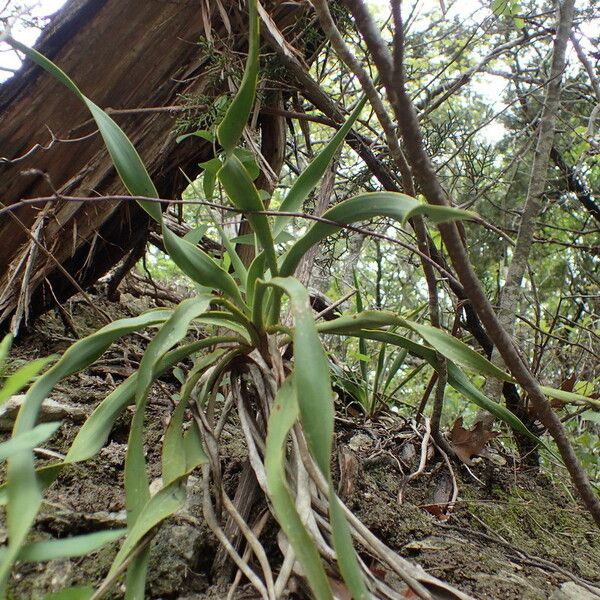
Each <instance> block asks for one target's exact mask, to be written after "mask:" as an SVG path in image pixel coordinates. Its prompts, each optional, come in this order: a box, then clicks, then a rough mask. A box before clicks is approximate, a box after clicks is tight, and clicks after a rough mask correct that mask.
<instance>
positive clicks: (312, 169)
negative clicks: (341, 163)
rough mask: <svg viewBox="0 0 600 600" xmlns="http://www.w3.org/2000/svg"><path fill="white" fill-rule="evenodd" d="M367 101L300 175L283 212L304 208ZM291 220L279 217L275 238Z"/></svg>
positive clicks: (283, 204)
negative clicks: (305, 202)
mask: <svg viewBox="0 0 600 600" xmlns="http://www.w3.org/2000/svg"><path fill="white" fill-rule="evenodd" d="M366 100H367V98H366V96H365V97H364V98H363V99H362V100H360V101H359V102H358V104H357V105H356V107H355V108H354V110H353V111H352V113H350V116H349V117H348V118H347V119H346V122H345V123H344V124H343V125H342V126H341V127H340V128H339V129H338V131H337V133H336V134H335V135H334V136H333V137H332V138H331V140H330V141H329V142H328V143H327V145H326V146H325V148H323V150H321V152H320V153H319V154H318V155H317V156H315V158H314V159H313V160H312V161H311V163H310V164H309V165H308V166H307V167H306V169H304V170H303V171H302V173H300V175H298V177H297V178H296V179H295V181H294V184H293V185H292V187H291V188H290V191H289V192H288V193H287V196H286V197H285V198H284V200H283V202H282V203H281V206H280V207H279V210H280V211H281V212H297V211H299V210H300V209H301V208H302V205H303V203H304V201H305V200H306V199H307V198H308V196H309V195H310V193H311V192H312V191H313V190H314V189H315V187H316V186H317V184H318V183H319V181H320V180H321V178H322V177H323V175H325V171H327V167H328V166H329V163H331V161H332V159H333V157H334V155H335V153H336V152H337V150H338V148H339V147H340V146H341V145H342V142H343V141H344V139H345V138H346V136H347V135H348V132H349V131H350V129H352V125H354V122H355V121H356V119H358V116H359V115H360V113H361V111H362V109H363V108H364V106H365V102H366ZM291 218H292V217H277V220H276V221H275V225H274V227H273V235H274V236H275V238H277V236H278V235H279V234H280V233H281V232H283V230H284V229H285V226H286V225H287V224H288V223H289V222H290V220H291Z"/></svg>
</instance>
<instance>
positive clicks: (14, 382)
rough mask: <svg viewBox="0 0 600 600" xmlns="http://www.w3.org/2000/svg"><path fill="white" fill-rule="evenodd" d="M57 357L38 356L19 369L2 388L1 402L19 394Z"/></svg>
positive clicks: (0, 391)
mask: <svg viewBox="0 0 600 600" xmlns="http://www.w3.org/2000/svg"><path fill="white" fill-rule="evenodd" d="M56 358H57V356H47V357H44V358H36V359H35V360H32V361H29V362H28V363H27V364H25V365H23V366H22V367H20V368H19V369H17V370H16V371H15V372H14V373H13V374H12V375H11V376H10V377H8V379H7V380H6V381H5V382H4V386H3V387H2V388H1V389H0V404H3V403H4V402H6V401H7V400H8V399H9V398H11V397H12V396H14V395H15V394H18V393H19V392H20V391H21V390H22V389H23V388H24V387H25V386H26V385H27V384H28V383H30V382H31V380H32V379H33V378H34V377H36V376H37V375H38V374H39V373H40V371H42V369H43V368H44V367H45V366H46V365H48V364H49V363H51V362H52V361H53V360H56Z"/></svg>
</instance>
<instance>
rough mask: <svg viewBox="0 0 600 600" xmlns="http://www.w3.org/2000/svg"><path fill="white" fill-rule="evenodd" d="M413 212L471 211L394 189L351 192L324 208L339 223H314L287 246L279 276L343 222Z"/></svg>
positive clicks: (460, 214) (450, 215)
mask: <svg viewBox="0 0 600 600" xmlns="http://www.w3.org/2000/svg"><path fill="white" fill-rule="evenodd" d="M415 215H423V216H427V217H428V218H429V219H431V220H432V221H433V222H434V223H443V222H446V221H455V220H459V219H472V218H473V217H474V216H475V215H474V213H471V212H469V211H466V210H460V209H458V208H452V207H449V206H432V205H430V204H425V203H423V202H420V201H419V200H416V199H415V198H411V197H410V196H407V195H406V194H401V193H398V192H370V193H366V194H360V195H358V196H354V197H353V198H350V199H348V200H344V201H343V202H340V203H339V204H336V205H335V206H334V207H333V208H330V209H329V210H327V211H325V213H324V214H323V219H328V220H330V221H334V222H336V223H339V225H333V224H331V225H330V224H328V223H323V222H317V223H314V224H313V225H312V226H311V227H310V229H309V230H308V231H307V232H306V233H305V234H304V235H303V236H302V237H301V238H299V239H298V241H297V242H296V243H295V244H294V245H293V246H292V247H291V248H290V250H289V252H288V254H287V256H286V257H285V260H284V262H283V264H282V266H281V269H280V274H281V276H282V277H286V276H288V275H292V274H293V273H294V271H295V270H296V267H297V266H298V264H299V263H300V260H301V259H302V257H303V256H304V254H306V252H307V251H308V250H309V249H310V248H311V247H312V246H314V245H315V244H318V243H319V242H320V241H321V240H323V239H325V238H326V237H328V236H330V235H333V234H334V233H336V232H337V231H339V230H340V229H341V228H342V227H343V226H344V225H350V224H352V223H357V222H359V221H365V220H367V219H373V218H375V217H390V218H391V219H395V220H397V221H400V222H401V223H403V222H405V221H406V220H407V219H410V218H411V217H413V216H415Z"/></svg>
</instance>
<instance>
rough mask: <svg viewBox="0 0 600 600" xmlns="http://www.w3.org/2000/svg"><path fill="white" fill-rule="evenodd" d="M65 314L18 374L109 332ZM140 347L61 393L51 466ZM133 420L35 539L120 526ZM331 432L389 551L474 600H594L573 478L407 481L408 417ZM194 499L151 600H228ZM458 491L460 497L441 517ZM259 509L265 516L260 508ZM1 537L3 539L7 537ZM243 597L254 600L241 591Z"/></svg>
mask: <svg viewBox="0 0 600 600" xmlns="http://www.w3.org/2000/svg"><path fill="white" fill-rule="evenodd" d="M94 304H95V305H96V307H99V308H101V309H102V310H104V311H105V312H107V313H108V314H109V315H110V317H111V318H119V317H124V316H133V315H135V314H139V312H141V311H143V310H146V309H148V308H151V307H153V304H152V301H151V300H150V299H148V298H146V297H140V298H135V297H133V296H131V295H130V294H124V295H122V297H121V301H120V303H111V302H108V301H107V300H104V299H102V298H101V297H94ZM65 309H66V311H68V314H69V315H70V318H71V319H72V322H71V323H70V324H69V325H68V326H66V325H65V322H64V318H63V319H61V318H60V316H59V314H58V313H49V314H47V315H46V316H44V317H42V318H40V319H39V320H38V321H37V322H36V323H35V325H34V326H33V327H32V328H31V330H30V331H29V332H28V333H27V334H26V335H24V336H22V337H21V338H20V339H19V340H18V341H17V342H16V343H15V346H14V348H13V353H12V357H11V359H12V360H13V361H14V364H15V366H18V364H20V363H21V362H22V361H26V360H30V359H33V358H36V357H39V356H45V355H48V354H52V353H60V352H62V351H64V350H65V349H66V348H67V347H68V345H69V343H70V342H71V341H73V336H74V331H73V327H74V329H75V330H76V332H77V333H78V334H79V335H85V334H88V333H91V332H92V331H94V330H95V329H96V328H97V327H99V326H101V325H103V324H104V323H103V322H102V321H101V320H100V319H99V317H98V314H97V312H95V311H94V310H92V309H91V308H90V306H89V305H88V304H87V303H86V302H85V301H84V300H83V299H82V298H79V297H78V298H75V299H74V300H72V301H71V302H69V304H68V305H66V306H65ZM69 330H70V331H69ZM145 344H146V340H145V339H144V338H143V336H129V337H128V338H125V339H123V340H122V341H121V342H119V343H117V344H115V346H113V347H112V348H111V350H110V351H109V352H107V353H106V354H105V355H104V356H103V357H102V358H101V359H100V360H99V361H98V362H97V363H96V364H95V365H94V366H92V367H91V368H89V369H87V370H86V371H84V372H82V373H80V374H78V375H76V376H73V377H71V378H70V379H68V380H67V381H65V382H63V383H62V384H60V385H59V386H58V387H57V388H56V390H55V392H54V393H53V395H52V399H53V400H55V401H56V402H57V403H58V404H57V406H55V410H57V411H58V413H57V414H58V417H59V418H60V419H62V421H63V423H62V425H61V427H60V429H59V430H58V432H57V433H56V434H55V436H54V437H53V438H52V440H51V441H50V442H49V444H48V445H47V448H49V449H50V450H52V451H54V452H56V453H58V454H57V456H58V455H60V454H65V453H66V451H67V450H68V447H69V445H70V443H71V442H72V440H73V439H74V437H75V435H76V433H77V431H78V428H79V426H80V424H81V422H82V420H83V419H84V418H85V415H87V414H89V413H90V412H91V410H92V409H93V408H94V407H95V406H96V405H97V404H98V403H99V402H100V400H102V399H103V398H104V397H105V396H106V395H107V394H108V393H110V392H111V391H112V390H113V389H114V387H115V386H116V385H118V384H119V383H120V382H121V381H122V380H123V379H124V378H125V377H127V376H128V375H130V374H131V373H132V372H134V370H135V369H136V368H137V366H138V365H139V361H140V359H141V355H142V353H143V348H144V346H145ZM176 391H177V382H176V380H175V378H174V377H171V378H170V379H169V377H165V378H163V379H162V380H161V382H160V383H159V385H157V386H155V388H154V390H153V392H152V397H151V401H150V403H149V407H148V413H147V419H146V423H147V430H146V443H147V461H148V464H149V475H150V479H151V480H153V479H155V478H158V477H159V476H160V450H161V438H162V435H163V433H164V430H165V426H166V424H167V423H168V419H169V415H170V413H171V411H172V400H171V395H172V394H173V393H175V392H176ZM131 415H132V412H131V411H130V410H127V411H125V413H124V414H123V415H122V416H121V418H120V419H119V421H118V422H117V424H116V427H115V428H114V429H113V431H112V433H111V435H110V438H109V440H108V442H107V444H106V445H105V447H104V448H103V449H102V451H101V452H100V453H99V455H98V456H97V457H96V458H94V459H93V460H90V461H88V462H86V463H83V464H80V465H75V466H72V467H70V468H68V469H66V470H65V471H63V473H62V475H61V476H60V478H59V480H58V481H57V482H56V483H55V484H54V485H53V486H52V487H51V488H50V489H49V490H48V492H47V495H46V501H45V503H44V505H43V509H42V511H41V514H40V516H39V518H38V521H37V523H36V527H35V532H34V536H35V538H37V539H42V538H44V537H47V536H49V535H51V536H58V537H63V536H68V535H74V534H81V533H84V532H90V531H95V530H99V529H105V528H108V527H122V526H124V525H125V510H124V509H125V505H124V495H123V465H124V457H125V449H126V442H127V435H128V429H129V422H130V419H131ZM54 419H56V414H55V416H54V417H53V420H54ZM9 421H10V417H7V416H6V415H3V416H2V418H1V419H0V422H1V424H2V429H3V431H4V433H2V438H3V439H5V438H6V437H7V436H8V435H9V434H8V433H7V430H8V429H9ZM238 431H239V427H237V424H236V422H235V419H234V418H232V421H231V422H230V423H229V424H228V426H227V429H226V435H225V438H226V444H225V446H224V448H223V457H222V458H223V463H222V464H223V466H224V477H225V481H226V485H227V487H228V488H229V489H231V490H235V488H236V486H237V484H238V481H239V478H240V473H241V472H242V469H243V465H244V463H245V459H246V454H245V447H244V443H243V440H242V437H241V436H240V434H239V433H238ZM336 433H337V456H336V460H334V463H335V464H334V471H335V473H336V478H337V480H338V483H339V493H340V495H341V496H342V498H343V499H344V500H345V501H346V503H347V504H348V505H349V507H350V508H351V509H352V510H353V511H354V512H355V513H356V514H357V515H358V516H359V517H360V518H361V520H362V521H363V522H364V523H365V524H366V525H367V526H368V527H369V528H370V529H371V531H372V532H373V533H375V534H376V535H377V536H378V537H379V538H380V539H381V540H383V541H384V542H385V543H386V544H388V545H389V546H390V547H391V548H393V549H394V550H396V551H397V552H398V553H399V554H401V555H402V556H404V557H406V558H408V559H409V560H411V561H413V562H415V563H418V564H419V565H421V566H422V567H423V568H425V569H426V570H427V571H428V572H429V573H431V574H432V575H435V576H436V577H438V578H440V579H442V580H445V581H447V582H449V583H451V584H453V585H455V586H456V587H458V588H459V589H461V590H462V591H464V592H466V593H468V594H470V595H472V596H473V597H475V598H480V599H487V598H490V599H492V598H493V599H503V600H510V599H515V600H516V599H521V598H526V599H532V600H533V599H540V600H542V599H547V598H550V599H552V600H588V599H594V598H596V599H598V598H600V530H598V528H597V527H595V526H594V524H593V523H592V521H591V520H590V519H589V518H588V516H587V514H586V512H585V511H584V510H583V508H582V507H581V506H580V505H579V504H578V502H577V501H576V500H575V499H574V493H573V491H572V489H571V487H570V485H569V483H568V482H567V481H560V480H556V479H554V480H550V479H549V478H548V477H547V476H545V475H543V474H540V472H539V471H536V470H532V469H528V468H524V467H521V466H519V465H518V464H515V462H514V461H512V460H510V457H508V458H509V460H506V459H505V460H503V461H500V462H504V464H496V463H498V461H495V463H494V462H490V461H488V460H481V461H480V462H479V463H478V464H476V465H474V466H473V467H470V468H469V469H467V468H466V467H465V466H462V465H460V466H459V465H453V466H452V468H451V469H449V468H448V465H447V464H446V463H445V462H444V461H443V460H441V459H439V458H437V457H431V458H430V460H429V461H428V463H427V466H426V469H425V471H424V472H423V473H422V474H421V475H420V476H419V477H418V478H415V479H414V480H412V481H410V482H408V483H403V481H404V478H403V475H402V473H401V471H400V469H401V465H405V466H407V465H408V466H409V467H411V465H414V464H418V460H419V454H420V451H421V448H420V446H421V444H420V438H419V435H418V434H417V433H416V432H415V431H414V430H413V429H411V427H410V424H408V423H406V422H405V421H404V420H403V419H402V418H401V417H399V416H397V415H394V414H393V413H388V414H386V415H383V416H381V417H379V418H378V419H375V420H372V421H367V422H365V421H364V419H363V418H362V417H356V416H350V415H349V414H347V412H346V413H344V412H343V411H340V416H339V418H338V420H337V424H336ZM38 458H39V461H40V463H43V462H48V461H49V462H52V461H53V460H56V458H55V457H54V458H53V457H52V456H47V455H41V454H40V455H39V457H38ZM410 471H414V466H413V467H411V468H410ZM188 488H189V494H188V496H189V498H188V502H187V504H186V506H185V508H184V509H183V510H182V511H181V512H180V513H178V514H177V515H176V516H174V517H173V518H171V519H170V520H169V521H168V522H167V523H165V524H164V525H163V527H162V528H161V530H160V531H159V533H158V534H157V535H156V537H155V539H154V541H153V545H152V552H151V566H150V569H149V583H148V586H149V587H148V595H147V597H148V598H153V599H158V598H164V599H181V600H184V599H185V600H201V599H208V598H215V599H216V598H225V597H226V596H227V589H228V585H226V584H225V583H224V582H223V581H222V579H223V577H222V572H219V573H214V572H213V562H214V559H215V556H216V553H217V544H216V541H215V538H214V536H213V535H212V534H211V533H210V531H208V529H207V527H206V526H205V525H204V524H203V520H202V510H201V502H200V490H199V486H198V479H197V478H195V477H194V476H192V477H191V478H190V480H189V483H188ZM455 489H457V491H458V498H457V500H456V502H455V504H454V507H453V509H452V510H447V508H446V503H447V502H448V500H449V499H450V497H451V495H452V492H453V490H455ZM400 497H401V498H400ZM255 511H256V514H259V513H260V512H261V511H262V507H260V506H257V507H256V508H255ZM446 513H447V514H446ZM274 531H275V528H274V527H273V526H272V524H271V525H268V526H267V528H266V529H265V533H264V535H265V536H266V537H267V538H268V536H269V535H271V536H274V533H273V532H274ZM0 537H3V538H5V537H6V536H5V534H4V533H3V531H2V530H0ZM2 541H4V540H2ZM265 547H267V548H272V552H273V559H274V560H275V561H276V560H278V559H279V556H277V554H278V552H279V550H278V549H277V546H276V544H275V543H273V544H271V545H269V543H268V541H267V542H266V543H265ZM117 548H118V544H113V545H108V546H105V547H104V548H103V549H101V550H100V551H98V552H96V553H94V554H93V555H90V556H87V557H83V558H76V559H70V560H57V561H52V562H50V563H46V564H34V563H21V564H19V565H18V567H17V569H16V573H15V575H14V577H13V579H12V581H11V584H10V595H9V598H14V599H32V600H36V599H38V598H39V599H43V598H45V597H46V595H47V594H49V593H51V592H53V591H57V590H59V589H62V588H64V587H66V586H68V585H83V584H89V583H91V584H98V583H99V582H100V581H101V580H102V577H103V575H104V574H106V572H107V570H108V568H109V566H110V563H111V561H112V559H113V558H114V555H115V554H116V551H117ZM375 569H376V567H374V571H375ZM381 576H383V577H385V576H386V575H385V573H382V574H381ZM390 583H391V584H392V585H393V582H390ZM594 586H597V587H594ZM121 592H122V589H121V588H120V587H117V588H116V589H113V592H112V593H111V594H109V595H108V596H107V597H108V598H120V597H122V593H121ZM235 597H236V598H254V597H255V596H254V595H253V594H252V592H251V590H249V589H248V588H247V587H244V586H243V585H242V586H241V587H240V588H239V593H238V594H237V595H236V596H235ZM441 597H442V596H440V598H441ZM444 597H447V596H444Z"/></svg>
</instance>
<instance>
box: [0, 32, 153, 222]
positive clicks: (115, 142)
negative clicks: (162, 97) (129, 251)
mask: <svg viewBox="0 0 600 600" xmlns="http://www.w3.org/2000/svg"><path fill="white" fill-rule="evenodd" d="M5 41H6V42H7V43H8V44H10V45H11V46H12V47H13V48H16V49H17V50H20V51H21V52H23V54H25V55H26V56H27V57H28V58H29V59H31V60H32V61H33V62H35V63H36V64H38V65H40V66H41V67H42V68H43V69H45V70H46V71H48V73H50V74H51V75H52V76H53V77H54V78H56V79H57V80H58V81H60V82H61V83H62V84H63V85H65V86H66V87H67V88H68V89H69V90H70V91H71V92H73V94H75V95H76V96H77V97H78V98H79V99H80V100H81V101H82V102H83V103H84V104H85V105H86V106H87V108H88V110H89V111H90V112H91V113H92V116H93V117H94V119H95V121H96V123H97V124H98V129H99V130H100V134H101V135H102V138H103V139H104V143H105V144H106V147H107V149H108V152H109V154H110V156H111V158H112V161H113V163H114V165H115V168H116V170H117V173H118V174H119V177H120V178H121V179H122V181H123V183H124V184H125V186H126V187H127V189H128V190H129V192H130V193H131V194H133V195H134V196H147V197H152V198H157V197H158V192H157V191H156V188H155V187H154V184H153V183H152V180H151V179H150V176H149V175H148V172H147V171H146V168H145V167H144V163H143V162H142V159H141V158H140V155H139V154H138V153H137V150H136V149H135V148H134V146H133V144H132V143H131V142H130V141H129V138H128V137H127V136H126V135H125V134H124V133H123V131H122V130H121V128H120V127H119V126H118V125H117V124H116V123H115V122H114V120H113V119H111V117H109V116H108V115H107V114H106V113H105V112H104V111H103V110H102V109H101V108H100V107H98V106H96V104H94V103H93V102H92V101H91V100H90V99H89V98H87V97H86V96H84V95H83V94H82V93H81V91H80V90H79V88H78V87H77V86H76V85H75V83H74V82H73V81H72V79H71V78H70V77H68V75H67V74H66V73H64V72H63V71H62V70H61V69H59V68H58V67H57V66H56V65H55V64H54V63H52V62H51V61H49V60H48V59H47V58H46V57H45V56H43V55H41V54H40V53H39V52H37V51H36V50H34V49H33V48H29V47H28V46H25V45H24V44H21V43H20V42H18V41H17V40H15V39H13V38H8V39H7V40H5ZM140 205H141V206H142V208H143V209H144V210H145V211H146V212H147V213H148V214H149V215H150V216H151V217H152V218H153V219H154V220H155V221H157V222H158V223H160V222H161V221H162V213H161V210H160V205H158V204H156V203H154V202H149V201H146V202H140Z"/></svg>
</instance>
